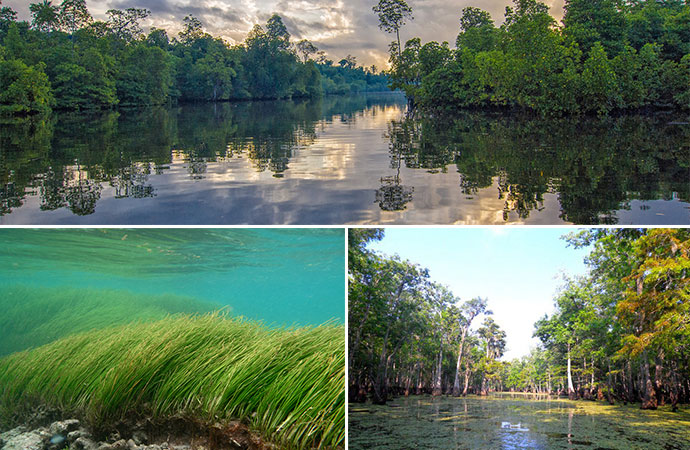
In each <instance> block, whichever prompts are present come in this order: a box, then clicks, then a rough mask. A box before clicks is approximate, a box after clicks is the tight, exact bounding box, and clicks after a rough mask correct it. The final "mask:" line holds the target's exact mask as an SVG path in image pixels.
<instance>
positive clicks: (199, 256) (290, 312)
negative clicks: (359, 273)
mask: <svg viewBox="0 0 690 450" xmlns="http://www.w3.org/2000/svg"><path fill="white" fill-rule="evenodd" d="M344 245H345V244H344V231H343V230H337V229H311V230H299V229H251V230H248V229H4V230H0V310H1V311H3V314H2V315H0V356H2V355H6V354H8V353H11V352H13V351H17V350H22V349H25V348H28V347H35V346H37V345H42V344H45V343H47V342H51V341H53V340H55V339H58V338H60V337H63V336H65V335H68V334H72V333H75V332H81V331H86V330H90V329H100V328H104V327H107V326H110V325H116V324H122V323H129V322H134V321H149V320H156V319H161V318H163V317H166V316H167V315H169V314H175V313H204V312H210V311H214V310H218V309H221V308H222V309H223V310H224V311H226V312H227V313H228V314H229V315H230V316H244V317H246V318H248V319H252V320H258V321H262V322H263V323H265V324H267V325H270V326H291V325H320V324H322V323H324V322H327V321H333V322H334V323H336V324H342V323H344V317H345V300H344V299H345V288H344V283H345V281H344V275H343V274H344V272H345V267H344V264H345V263H344V260H345V255H344V253H345V250H344Z"/></svg>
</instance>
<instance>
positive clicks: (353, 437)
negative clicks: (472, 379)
mask: <svg viewBox="0 0 690 450" xmlns="http://www.w3.org/2000/svg"><path fill="white" fill-rule="evenodd" d="M348 416H349V433H348V439H349V448H350V449H353V450H355V449H365V448H379V449H382V448H389V449H400V448H410V449H411V448H415V449H422V448H428V449H438V448H445V449H451V448H452V449H468V448H477V449H518V448H529V449H555V448H582V449H600V450H603V449H651V448H654V449H684V448H688V445H689V444H690V435H689V434H688V429H689V428H688V427H690V413H688V412H687V411H686V412H680V413H671V412H664V411H641V410H640V409H639V406H627V407H624V406H608V405H603V404H597V403H594V402H569V401H567V400H557V399H544V398H542V399H539V400H537V399H535V398H531V397H526V396H521V395H515V396H510V395H503V396H492V397H490V398H477V397H469V398H462V399H455V398H433V397H431V396H426V397H410V398H407V399H404V398H402V399H397V400H395V401H393V402H391V403H390V404H389V405H386V406H372V405H354V404H350V405H349V413H348Z"/></svg>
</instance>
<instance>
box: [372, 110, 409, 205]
mask: <svg viewBox="0 0 690 450" xmlns="http://www.w3.org/2000/svg"><path fill="white" fill-rule="evenodd" d="M408 124H409V125H410V126H411V127H413V128H414V126H415V124H414V122H412V121H404V122H402V123H401V122H395V121H393V122H392V123H389V124H388V132H387V133H386V135H385V137H386V138H388V139H389V140H390V144H389V153H390V157H391V166H392V168H393V169H395V175H392V176H387V177H381V187H380V188H379V189H377V190H376V202H377V203H378V204H379V207H380V208H381V209H382V210H384V211H402V210H404V209H405V208H407V204H408V203H409V202H411V201H412V194H413V193H414V187H412V186H404V185H402V184H401V181H400V167H401V166H402V159H403V154H405V153H410V151H409V149H410V146H411V143H412V139H411V136H412V135H413V131H411V130H409V129H408V128H407V127H406V126H405V125H408Z"/></svg>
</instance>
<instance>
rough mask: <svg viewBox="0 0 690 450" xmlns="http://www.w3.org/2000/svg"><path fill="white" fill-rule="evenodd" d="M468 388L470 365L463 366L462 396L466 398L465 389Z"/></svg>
mask: <svg viewBox="0 0 690 450" xmlns="http://www.w3.org/2000/svg"><path fill="white" fill-rule="evenodd" d="M469 387H470V365H469V364H467V365H466V366H465V387H464V388H463V390H462V396H463V397H467V389H468V388H469Z"/></svg>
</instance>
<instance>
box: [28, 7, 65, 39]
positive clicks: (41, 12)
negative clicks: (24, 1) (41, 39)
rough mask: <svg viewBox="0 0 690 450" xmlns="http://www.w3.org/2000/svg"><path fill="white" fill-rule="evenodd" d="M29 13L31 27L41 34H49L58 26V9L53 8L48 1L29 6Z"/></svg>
mask: <svg viewBox="0 0 690 450" xmlns="http://www.w3.org/2000/svg"><path fill="white" fill-rule="evenodd" d="M29 10H30V11H31V16H32V19H31V26H32V27H33V28H34V29H36V30H38V31H40V32H42V33H50V32H51V31H53V30H56V29H57V28H58V27H59V26H60V21H59V11H60V10H59V8H58V7H57V6H53V4H52V2H51V1H50V0H43V1H42V2H41V3H32V4H31V5H29Z"/></svg>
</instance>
